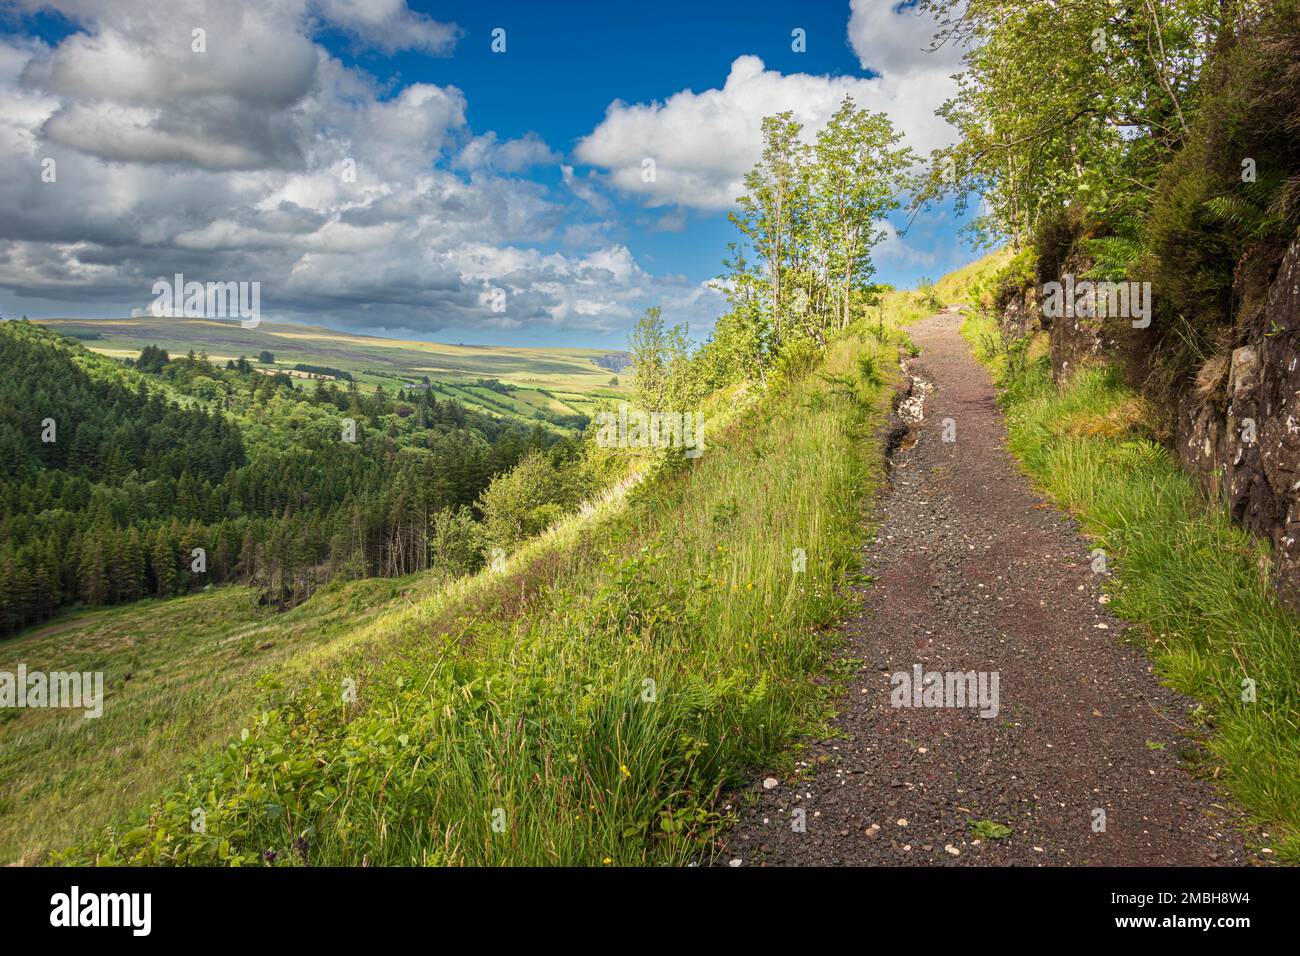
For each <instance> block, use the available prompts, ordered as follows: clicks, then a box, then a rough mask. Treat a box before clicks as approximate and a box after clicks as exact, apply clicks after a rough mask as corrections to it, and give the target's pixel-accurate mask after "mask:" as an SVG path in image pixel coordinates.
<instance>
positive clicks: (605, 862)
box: [600, 857, 614, 866]
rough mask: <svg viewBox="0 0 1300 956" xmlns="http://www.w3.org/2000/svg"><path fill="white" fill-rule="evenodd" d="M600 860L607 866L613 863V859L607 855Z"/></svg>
mask: <svg viewBox="0 0 1300 956" xmlns="http://www.w3.org/2000/svg"><path fill="white" fill-rule="evenodd" d="M600 862H601V863H604V864H605V865H606V866H609V865H610V864H611V863H613V862H614V861H613V860H611V859H610V858H609V857H605V859H603V860H601V861H600Z"/></svg>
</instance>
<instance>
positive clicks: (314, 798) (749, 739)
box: [68, 339, 894, 864]
mask: <svg viewBox="0 0 1300 956" xmlns="http://www.w3.org/2000/svg"><path fill="white" fill-rule="evenodd" d="M864 352H869V353H872V354H876V355H877V356H878V360H877V363H876V364H877V366H878V367H880V368H884V367H886V366H887V365H889V364H892V361H893V355H894V346H892V345H890V346H888V347H885V346H876V345H874V344H871V345H868V344H867V343H865V342H863V341H861V340H856V339H853V340H844V341H841V342H840V343H838V344H837V345H835V346H834V347H833V349H832V351H831V354H830V355H829V357H828V358H827V362H826V367H825V368H824V369H823V370H821V371H820V372H818V373H815V374H812V375H809V376H807V377H805V378H803V379H801V380H800V381H798V382H796V383H795V384H793V385H791V386H789V388H788V390H786V391H781V392H778V391H774V392H773V393H772V394H769V395H768V396H766V397H764V398H763V399H761V400H760V399H754V398H752V397H751V398H749V399H748V400H746V399H744V398H743V397H741V396H735V395H731V396H720V397H719V402H718V411H719V412H720V413H721V415H722V416H729V417H730V421H729V423H728V424H725V425H719V424H718V422H719V420H720V419H719V418H717V417H711V418H710V428H709V431H708V433H707V434H708V450H707V451H706V452H705V454H704V455H703V457H702V458H700V459H699V460H698V461H697V462H695V463H694V464H693V465H686V464H684V462H683V460H682V459H681V458H679V457H671V458H668V459H665V460H664V461H662V462H660V463H659V465H657V466H655V467H656V469H657V470H656V473H655V475H654V476H653V477H651V478H649V479H647V480H646V481H644V482H642V483H641V484H640V485H638V486H637V487H636V488H635V489H634V490H633V491H632V492H631V493H630V495H629V496H628V498H627V499H626V501H625V502H624V503H622V504H619V503H618V500H617V499H615V500H614V501H612V502H611V503H608V504H606V505H603V506H602V507H601V508H599V509H597V510H596V511H595V512H594V513H592V514H590V515H587V516H584V517H582V518H580V519H578V520H576V521H571V522H568V523H566V524H565V525H563V526H561V527H559V528H558V529H555V530H553V531H552V532H550V533H548V535H546V536H544V537H543V538H542V539H540V540H537V541H534V542H532V543H530V544H529V545H527V546H526V547H525V548H524V549H523V550H522V551H521V553H519V554H517V555H516V556H515V557H514V558H512V562H511V566H510V568H509V569H508V571H507V573H506V574H504V575H491V574H485V575H482V576H479V577H478V578H475V579H470V580H467V581H462V582H458V583H457V584H455V585H453V586H452V587H451V588H449V589H447V590H445V591H443V592H439V593H438V594H437V595H435V596H433V597H431V598H430V599H428V600H425V601H421V602H419V603H416V604H414V605H412V606H411V607H409V608H407V609H405V610H402V611H398V612H391V613H387V614H384V615H381V616H379V617H377V618H376V619H375V620H374V622H373V623H372V624H370V625H369V626H368V627H366V628H363V629H362V630H361V631H360V632H358V633H357V634H355V635H354V636H353V637H352V638H351V641H350V644H349V646H348V647H347V648H346V649H344V650H342V651H340V652H339V653H337V654H333V655H331V656H330V657H329V659H328V661H327V662H326V664H325V665H324V666H320V667H317V668H316V669H315V671H314V674H315V676H316V678H317V681H316V683H315V685H314V686H313V687H311V688H309V689H307V690H304V691H303V692H302V693H298V694H295V695H293V696H292V698H291V699H289V700H287V701H286V702H284V703H283V704H281V706H279V707H276V708H273V709H271V710H269V711H266V712H264V713H263V714H261V715H260V716H256V717H253V718H252V719H249V720H247V723H246V725H245V726H246V731H247V733H241V736H240V739H237V740H235V742H234V743H232V744H231V745H230V747H229V748H227V749H226V750H224V751H222V752H220V753H217V754H215V755H211V756H210V757H209V758H208V760H207V761H206V762H205V763H204V764H203V765H202V769H201V770H199V771H196V772H193V773H191V774H189V775H188V776H187V777H186V778H185V779H184V780H183V781H181V782H179V784H178V785H177V789H176V790H175V791H173V792H172V793H171V794H169V795H168V796H166V797H165V798H163V799H162V800H160V801H158V802H156V803H155V804H154V805H153V807H152V810H151V813H150V815H149V817H148V819H147V820H146V819H145V818H144V817H143V816H140V817H137V823H138V824H139V825H138V826H136V827H135V828H134V829H131V830H127V831H123V830H121V829H117V830H115V831H114V832H113V833H112V834H109V835H105V836H103V837H101V838H98V839H96V840H94V841H92V843H91V844H89V845H85V846H82V847H80V848H77V849H76V850H74V851H72V852H71V853H70V855H69V857H68V858H69V859H75V860H83V861H92V860H99V861H100V862H110V861H127V860H132V861H140V862H168V861H177V862H214V861H228V862H253V861H256V860H260V859H263V858H264V857H263V854H264V851H266V850H273V851H275V852H276V854H277V856H276V860H277V861H278V862H281V863H284V862H293V861H296V860H300V859H302V858H303V855H304V854H302V853H299V852H296V851H292V850H291V849H290V847H291V844H293V842H294V841H295V840H298V839H300V838H304V837H305V839H306V841H307V843H306V846H307V849H306V851H305V855H306V856H307V857H308V858H310V860H311V861H312V862H313V863H348V864H355V863H361V862H368V863H453V864H454V863H490V864H505V863H511V864H524V863H577V864H601V863H605V862H610V863H624V864H625V863H638V862H680V861H683V860H685V859H687V858H688V857H690V856H692V855H694V854H696V853H698V852H699V851H700V850H701V848H702V846H703V845H704V841H707V837H708V834H709V832H710V829H711V827H712V825H713V824H714V823H715V822H716V816H715V814H714V810H713V806H712V800H713V797H714V796H715V794H716V792H717V790H718V788H719V786H721V785H722V784H724V783H725V782H727V781H732V780H735V779H737V777H738V775H739V774H741V773H742V772H743V771H744V769H745V768H747V767H750V766H753V765H755V764H757V763H759V762H763V761H767V760H771V759H774V758H775V757H776V756H777V755H778V754H779V753H780V751H781V748H782V747H783V745H785V744H786V743H787V742H788V741H789V739H790V736H791V735H792V734H793V733H795V732H797V731H798V730H800V729H802V728H804V727H806V726H808V725H809V723H810V722H812V721H815V720H816V719H817V718H818V717H819V715H820V714H821V713H822V707H823V704H824V701H825V695H826V693H827V690H826V687H825V685H824V684H823V683H821V682H820V680H819V677H820V676H821V675H822V674H823V672H824V669H825V666H826V665H827V662H828V660H829V656H828V653H829V650H830V648H829V646H828V644H829V637H828V634H827V633H826V632H825V630H824V628H826V626H827V625H829V624H831V623H832V622H833V621H834V620H835V619H836V617H837V615H838V614H839V613H840V612H841V611H842V610H843V608H844V598H843V597H842V596H841V594H840V593H839V592H837V590H836V586H837V585H838V584H839V583H841V582H842V580H843V578H844V576H845V574H846V572H847V571H848V570H849V569H850V568H852V567H853V566H854V565H855V545H856V544H858V543H859V541H860V538H861V536H862V531H861V528H860V521H859V519H860V517H861V509H862V505H863V502H864V500H866V498H867V493H868V491H869V489H870V485H871V483H872V481H873V480H874V474H875V471H876V469H877V465H878V457H877V456H878V446H877V445H876V444H875V442H874V441H873V440H872V439H871V434H872V433H873V426H874V423H875V421H876V418H877V416H878V412H879V407H880V404H881V401H882V399H883V386H882V384H880V383H879V382H875V383H872V384H868V383H867V381H866V380H864V378H863V376H862V375H861V373H860V371H859V366H858V359H859V357H860V356H861V355H862V354H863V353H864ZM723 409H727V411H723ZM674 461H675V462H676V464H674V463H673V462H674ZM774 529H777V530H776V531H775V532H774ZM795 547H801V548H804V549H805V550H806V552H807V556H808V557H807V571H806V573H802V574H795V573H793V572H792V566H791V552H792V549H793V548H795ZM345 677H350V678H352V679H353V680H355V681H356V686H357V687H358V694H359V700H358V701H357V702H356V703H355V704H345V703H343V702H342V701H341V699H340V698H341V694H340V688H341V687H342V682H343V679H344V678H345ZM648 682H653V683H648ZM245 713H247V710H245ZM196 806H198V807H202V808H203V809H204V811H205V813H206V833H202V834H198V833H193V832H191V831H190V829H189V825H188V824H189V819H190V811H191V809H193V808H194V807H196ZM497 811H499V813H498V812H497ZM494 819H495V820H497V821H498V822H500V824H501V827H502V829H501V831H500V832H497V831H495V830H494V829H493V826H492V824H493V821H494Z"/></svg>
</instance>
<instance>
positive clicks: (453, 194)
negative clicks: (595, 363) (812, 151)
mask: <svg viewBox="0 0 1300 956" xmlns="http://www.w3.org/2000/svg"><path fill="white" fill-rule="evenodd" d="M0 9H3V10H6V11H7V14H8V15H7V16H0V103H2V104H4V105H0V161H4V162H5V163H6V167H7V168H10V167H16V168H19V169H27V170H30V172H31V175H30V176H28V177H26V178H25V179H24V177H22V176H19V177H18V178H17V182H16V183H11V184H9V185H8V186H7V187H6V186H0V214H6V213H7V214H8V215H3V216H2V217H0V218H2V220H3V221H4V222H6V223H8V225H0V312H3V313H4V314H5V315H17V314H20V313H26V314H28V315H31V316H33V317H37V316H51V315H75V316H113V315H125V314H132V313H133V312H134V313H139V312H140V311H141V310H142V309H143V308H145V307H147V305H148V303H149V301H150V298H151V296H150V288H151V285H152V282H153V281H154V280H155V279H156V278H158V277H159V276H168V277H170V276H171V275H173V274H174V273H175V272H182V273H183V274H184V275H185V276H186V278H187V279H197V280H199V281H205V280H206V281H234V280H251V281H259V282H260V283H261V286H262V312H263V316H264V317H265V318H268V319H271V320H275V319H279V318H282V319H284V320H287V321H296V322H304V321H305V322H313V323H316V324H323V325H329V326H333V327H338V328H347V329H352V330H358V331H370V332H374V333H377V334H394V335H405V336H418V337H422V338H428V339H434V340H450V341H464V342H481V343H505V342H513V343H521V344H533V345H588V346H597V347H621V346H622V345H623V344H624V342H625V340H626V335H627V330H628V328H629V327H630V325H631V324H632V322H633V321H635V317H636V316H637V315H638V314H639V313H640V312H641V310H643V309H644V308H645V307H646V306H648V305H656V304H658V305H662V306H663V308H664V312H665V315H666V317H668V318H669V319H670V320H678V321H687V322H689V323H690V325H691V327H692V331H693V333H694V334H696V335H697V336H699V335H702V334H704V333H706V332H707V328H708V326H709V325H710V324H711V321H712V318H713V317H714V316H715V315H716V314H717V313H718V312H719V311H720V309H721V307H722V300H721V298H720V297H719V296H717V295H716V294H715V293H712V292H710V291H708V289H707V287H706V283H707V282H708V281H709V280H710V279H712V278H713V277H714V276H715V275H716V274H717V273H718V271H719V269H720V260H721V258H722V256H723V255H724V253H725V249H726V243H727V242H729V241H732V240H733V239H735V238H736V234H735V230H734V227H732V226H731V225H730V224H729V223H728V222H727V218H726V213H727V208H728V206H729V204H730V201H731V200H732V199H734V195H735V194H736V192H737V190H736V189H735V183H736V181H737V180H738V177H739V176H740V175H743V171H744V169H745V168H747V167H748V165H749V164H750V163H752V161H753V158H754V157H755V156H756V153H757V138H756V135H757V134H756V128H757V123H758V122H760V121H761V117H762V115H764V114H765V113H771V112H776V111H777V110H778V109H794V110H795V111H796V113H797V114H799V115H800V118H801V119H804V120H805V123H806V125H807V126H808V127H809V129H810V130H811V129H814V128H815V127H816V125H818V124H819V123H820V122H821V121H822V120H823V119H824V117H825V116H826V115H828V112H829V111H830V110H832V109H833V108H834V106H835V105H836V104H837V103H838V101H839V99H840V98H841V97H842V96H843V95H844V94H845V93H846V92H847V93H851V94H852V95H854V97H855V99H856V100H857V101H858V102H859V104H860V105H863V106H867V107H868V108H871V109H879V110H884V111H885V112H888V113H889V114H890V115H891V116H892V117H893V118H894V119H895V122H896V123H897V124H898V125H899V126H900V128H902V129H903V130H904V131H905V132H907V134H908V136H909V140H910V141H911V142H912V143H913V145H914V146H915V147H916V148H918V149H919V150H921V151H922V152H928V150H929V149H930V148H933V147H934V146H936V145H941V144H943V143H944V142H946V141H947V139H946V137H947V136H948V135H949V134H948V132H947V128H946V126H944V124H942V123H941V122H940V121H938V120H937V119H935V118H934V117H933V108H934V106H936V105H938V103H940V102H942V99H943V98H944V96H945V95H946V94H947V92H948V91H949V90H950V88H951V84H950V82H949V81H948V80H947V76H948V74H950V73H951V72H952V71H953V70H954V69H956V57H955V55H954V53H953V52H952V51H940V52H939V53H937V54H936V53H926V52H925V51H924V50H923V49H922V48H923V47H924V46H925V45H926V41H927V40H928V38H929V35H930V34H931V33H932V32H933V30H932V28H931V27H930V26H929V24H928V23H927V22H925V21H924V20H923V19H922V18H921V17H918V16H917V15H916V13H915V11H914V10H912V9H909V8H907V7H897V6H894V5H891V4H890V3H888V2H875V0H854V2H853V3H852V4H850V3H848V2H823V3H815V4H807V5H795V4H789V3H772V2H751V3H746V4H744V5H743V10H740V8H737V7H736V6H735V5H732V4H704V3H698V2H696V3H687V2H678V0H658V2H656V3H653V4H610V3H601V2H586V0H584V2H570V3H563V4H560V3H557V4H542V3H482V2H477V3H473V2H447V3H437V4H433V3H424V2H412V3H410V4H409V5H408V6H407V7H402V5H401V4H400V2H399V0H263V2H261V3H257V4H251V3H250V4H248V5H247V6H242V5H238V4H235V5H232V4H228V3H227V4H211V3H209V2H207V0H177V2H175V3H174V4H170V5H160V4H157V3H147V2H144V0H98V2H95V3H91V2H90V0H55V2H51V3H42V2H38V0H22V2H21V3H20V4H18V5H16V6H15V5H14V4H12V2H11V3H10V4H9V6H8V7H6V4H5V2H4V0H0ZM738 14H739V15H738ZM496 28H501V29H504V30H505V31H506V32H505V44H506V50H505V52H504V53H498V52H493V50H492V31H493V30H494V29H496ZM795 28H799V29H802V30H803V31H805V35H806V51H805V52H795V51H794V50H793V49H792V38H791V31H792V30H794V29H795ZM195 29H201V30H202V31H203V34H204V35H203V45H204V49H202V50H201V51H195V50H193V49H191V47H193V45H194V41H193V39H192V38H193V36H194V30H195ZM647 156H650V157H654V158H655V159H656V162H657V163H658V168H657V173H658V175H657V178H656V181H655V183H653V184H650V185H647V184H644V183H643V182H642V181H641V180H640V177H639V175H638V174H639V168H640V163H641V160H642V158H643V157H647ZM48 160H53V161H54V162H55V164H56V169H57V178H56V180H55V181H54V182H45V181H42V179H41V177H40V171H41V169H42V168H43V167H42V166H41V163H42V162H44V161H48ZM346 163H351V164H352V166H353V169H354V170H355V180H354V181H347V180H346V178H344V180H342V181H341V180H340V170H341V169H342V168H344V165H345V164H346ZM905 225H906V222H905V220H904V218H903V217H902V216H901V215H900V216H899V217H897V218H896V221H895V226H896V228H897V231H898V232H901V231H902V229H903V227H904V226H905ZM960 225H961V223H960V222H959V221H957V220H956V219H955V218H954V216H953V215H952V212H951V209H950V208H941V209H937V210H933V211H929V212H926V213H923V214H922V215H921V216H920V217H918V219H917V221H916V222H915V223H914V224H913V225H912V227H911V229H910V230H909V231H908V232H907V234H906V235H905V236H900V235H897V234H895V235H891V236H890V237H889V240H888V241H887V242H886V243H885V245H884V246H883V247H882V248H881V249H880V250H879V252H878V254H877V256H876V265H877V275H878V278H879V279H881V280H883V281H888V282H892V283H895V284H898V285H911V284H913V283H914V282H915V281H916V280H917V278H918V277H919V276H921V275H927V276H937V275H940V274H942V273H943V272H945V271H948V270H949V269H951V268H954V267H956V266H958V265H960V264H962V263H963V262H966V261H968V260H969V259H970V258H972V257H973V253H972V252H971V250H970V249H969V248H968V247H967V246H966V245H965V244H964V243H963V242H961V241H960V240H959V238H958V236H957V230H958V228H959V227H960ZM496 289H504V290H506V292H507V296H506V300H505V301H506V303H507V307H506V308H505V309H504V311H494V310H493V309H492V308H491V307H490V305H489V302H490V296H491V292H492V291H493V290H496Z"/></svg>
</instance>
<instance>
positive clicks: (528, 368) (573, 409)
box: [37, 316, 630, 422]
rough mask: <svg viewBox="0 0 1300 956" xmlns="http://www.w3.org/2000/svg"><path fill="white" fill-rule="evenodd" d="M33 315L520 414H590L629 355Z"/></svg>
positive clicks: (99, 334) (89, 340)
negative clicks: (428, 390)
mask: <svg viewBox="0 0 1300 956" xmlns="http://www.w3.org/2000/svg"><path fill="white" fill-rule="evenodd" d="M37 321H38V322H39V324H41V325H44V326H46V327H48V328H51V329H54V330H56V331H58V332H61V333H63V334H64V335H68V336H71V337H73V338H76V339H78V340H79V341H82V342H83V343H85V345H86V347H87V348H89V349H91V350H92V351H94V352H97V353H99V354H100V355H107V356H110V357H112V358H116V359H119V360H120V359H128V358H136V357H137V356H138V355H139V354H140V351H141V349H143V348H144V347H145V346H146V345H153V346H155V347H158V348H162V349H166V350H167V352H168V353H169V354H170V355H171V356H172V357H173V358H175V357H180V356H184V355H185V354H187V353H188V352H190V351H193V352H195V353H198V354H202V353H206V354H207V357H208V360H209V361H211V362H213V363H214V364H218V365H225V363H226V362H227V361H229V360H231V359H238V358H239V357H240V356H241V355H242V356H245V357H246V358H247V359H248V360H249V361H250V362H251V363H253V364H254V365H256V366H258V367H260V368H262V369H264V370H279V371H283V372H286V373H288V374H292V375H295V377H301V372H302V370H303V369H308V370H310V369H313V368H320V369H330V370H338V371H343V372H346V373H347V374H348V375H350V376H351V377H352V379H353V380H355V381H356V382H357V384H358V385H359V386H360V387H361V388H363V389H365V390H367V391H371V390H373V389H374V388H375V387H376V386H379V385H382V386H383V387H384V390H385V391H387V392H394V391H396V390H397V389H401V388H411V387H425V386H426V385H433V386H439V389H438V390H439V391H441V392H443V393H444V394H445V395H446V396H447V397H451V398H455V399H456V400H457V401H460V402H462V403H463V404H464V405H465V406H466V407H467V408H470V409H473V410H475V411H480V412H483V413H484V414H490V415H496V416H503V417H514V418H518V419H521V420H524V421H537V420H543V419H545V420H550V421H553V422H556V421H566V420H568V419H571V418H573V417H574V416H584V415H585V416H590V414H591V412H592V411H593V409H594V405H595V403H596V402H597V401H599V400H600V399H611V400H618V399H626V398H627V397H628V396H629V395H630V389H629V388H628V385H629V384H630V383H629V382H628V381H621V384H620V385H618V386H611V385H609V384H608V383H609V378H610V375H609V373H610V371H617V372H622V370H623V368H624V367H626V365H627V360H630V356H629V355H628V354H627V353H625V352H610V351H607V350H602V349H579V348H572V349H570V348H519V347H514V346H498V345H447V344H443V343H439V342H419V341H414V340H406V339H390V338H383V337H381V336H375V335H359V334H356V333H350V332H339V331H336V330H334V329H326V328H322V327H319V326H312V325H297V324H293V323H287V322H266V321H264V322H262V323H261V324H260V325H259V326H258V327H257V328H255V329H245V328H243V327H242V326H241V325H240V324H239V322H238V321H233V320H229V321H222V320H217V319H182V318H154V317H151V316H145V317H140V318H129V319H41V320H37ZM263 352H269V353H271V355H272V356H274V362H272V363H265V362H259V361H257V359H258V356H259V355H261V353H263ZM620 363H621V364H620ZM335 377H338V376H335ZM426 379H427V382H426ZM483 379H496V380H499V381H501V382H504V383H506V384H508V385H512V386H516V387H517V388H518V389H519V390H518V391H516V392H514V393H512V395H511V396H510V397H509V398H508V399H504V398H502V397H501V396H493V395H492V394H491V393H490V392H488V393H486V394H484V390H483V389H480V388H478V385H479V383H480V381H481V380H483ZM575 420H576V419H575Z"/></svg>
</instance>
